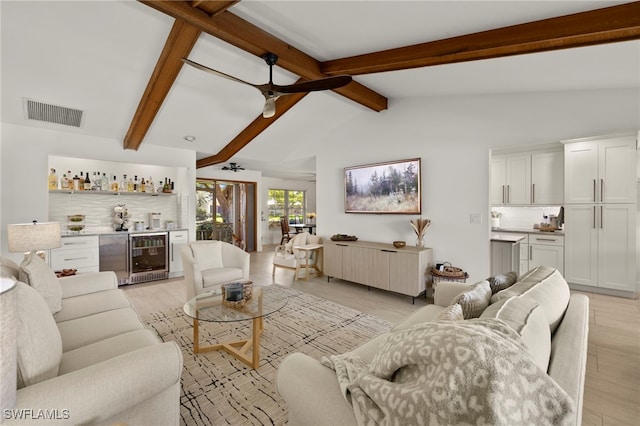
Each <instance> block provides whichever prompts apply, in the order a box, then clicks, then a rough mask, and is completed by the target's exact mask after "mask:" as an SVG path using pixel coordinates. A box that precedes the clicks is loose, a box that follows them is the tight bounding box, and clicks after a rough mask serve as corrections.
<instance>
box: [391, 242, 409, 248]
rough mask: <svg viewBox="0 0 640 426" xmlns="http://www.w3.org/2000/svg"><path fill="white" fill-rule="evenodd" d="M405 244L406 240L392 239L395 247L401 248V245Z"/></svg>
mask: <svg viewBox="0 0 640 426" xmlns="http://www.w3.org/2000/svg"><path fill="white" fill-rule="evenodd" d="M406 245H407V243H406V242H404V241H394V242H393V246H394V247H395V248H403V247H405V246H406Z"/></svg>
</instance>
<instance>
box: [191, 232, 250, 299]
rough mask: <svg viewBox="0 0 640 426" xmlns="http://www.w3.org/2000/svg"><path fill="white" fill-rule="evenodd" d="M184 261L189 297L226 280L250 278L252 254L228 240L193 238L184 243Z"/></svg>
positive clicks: (227, 281)
mask: <svg viewBox="0 0 640 426" xmlns="http://www.w3.org/2000/svg"><path fill="white" fill-rule="evenodd" d="M181 255H182V264H183V265H184V280H185V284H186V285H185V287H186V289H187V295H186V296H187V298H186V300H185V301H187V300H190V299H192V298H193V297H195V296H197V295H198V294H200V293H204V292H206V291H210V290H213V289H214V288H215V287H218V286H220V285H222V284H228V283H232V282H234V281H240V280H248V279H249V265H250V259H251V256H250V255H249V253H247V252H246V251H244V250H242V249H240V248H238V247H236V246H234V245H233V244H229V243H225V242H224V241H216V240H203V241H192V242H191V243H189V244H187V245H185V246H184V247H182V252H181Z"/></svg>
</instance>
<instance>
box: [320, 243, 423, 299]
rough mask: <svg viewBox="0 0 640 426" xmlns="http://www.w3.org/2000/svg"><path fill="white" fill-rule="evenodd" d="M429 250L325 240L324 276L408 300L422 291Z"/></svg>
mask: <svg viewBox="0 0 640 426" xmlns="http://www.w3.org/2000/svg"><path fill="white" fill-rule="evenodd" d="M432 263H433V250H432V249H430V248H422V249H419V248H416V247H411V246H407V247H404V248H401V249H398V248H395V247H394V246H393V245H392V244H385V243H376V242H372V241H325V242H324V273H325V274H326V275H327V279H331V278H340V279H343V280H346V281H352V282H354V283H358V284H364V285H367V286H370V287H375V288H380V289H383V290H389V291H393V292H396V293H400V294H406V295H408V296H411V297H416V296H418V295H420V294H421V293H422V292H423V291H425V289H426V281H427V277H428V273H429V272H428V271H429V270H430V269H431V266H432Z"/></svg>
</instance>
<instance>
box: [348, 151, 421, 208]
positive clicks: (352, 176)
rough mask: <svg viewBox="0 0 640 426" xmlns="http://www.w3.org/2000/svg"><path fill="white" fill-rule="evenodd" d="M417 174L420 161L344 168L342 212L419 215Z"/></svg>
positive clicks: (419, 179) (419, 174)
mask: <svg viewBox="0 0 640 426" xmlns="http://www.w3.org/2000/svg"><path fill="white" fill-rule="evenodd" d="M421 175H422V160H421V158H411V159H407V160H396V161H387V162H382V163H374V164H366V165H361V166H353V167H345V168H344V206H345V208H344V210H345V213H371V214H412V215H415V214H421V213H422V191H421V185H422V176H421Z"/></svg>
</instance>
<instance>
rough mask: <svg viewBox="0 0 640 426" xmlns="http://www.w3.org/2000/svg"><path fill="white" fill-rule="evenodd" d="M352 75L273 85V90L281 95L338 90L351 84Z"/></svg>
mask: <svg viewBox="0 0 640 426" xmlns="http://www.w3.org/2000/svg"><path fill="white" fill-rule="evenodd" d="M351 80H352V78H351V76H350V75H337V76H335V77H327V78H321V79H318V80H311V81H303V82H302V83H295V84H289V85H287V86H277V85H275V84H274V85H273V89H274V90H275V91H277V92H280V93H300V92H317V91H319V90H328V89H337V88H338V87H342V86H345V85H347V84H349V83H350V82H351Z"/></svg>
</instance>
